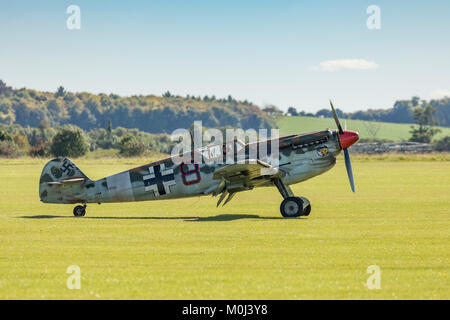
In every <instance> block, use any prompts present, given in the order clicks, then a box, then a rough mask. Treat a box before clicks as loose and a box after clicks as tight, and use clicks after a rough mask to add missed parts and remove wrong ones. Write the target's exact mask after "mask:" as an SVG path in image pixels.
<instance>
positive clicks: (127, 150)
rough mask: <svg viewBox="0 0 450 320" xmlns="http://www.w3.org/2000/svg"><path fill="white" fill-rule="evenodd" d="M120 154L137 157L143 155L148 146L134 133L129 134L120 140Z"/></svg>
mask: <svg viewBox="0 0 450 320" xmlns="http://www.w3.org/2000/svg"><path fill="white" fill-rule="evenodd" d="M119 149H120V154H121V155H123V156H125V157H136V156H140V155H142V154H143V153H144V152H145V150H146V149H147V146H146V145H145V143H144V142H142V141H141V140H139V139H138V138H137V137H135V136H134V135H132V134H127V135H125V136H123V137H122V139H120V141H119Z"/></svg>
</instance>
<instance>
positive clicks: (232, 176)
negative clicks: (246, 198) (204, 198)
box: [208, 160, 284, 206]
mask: <svg viewBox="0 0 450 320" xmlns="http://www.w3.org/2000/svg"><path fill="white" fill-rule="evenodd" d="M283 176H284V172H283V171H280V170H279V169H278V168H275V167H272V166H271V165H270V164H268V163H265V162H263V161H261V160H253V161H252V160H250V161H249V160H246V161H245V162H237V163H235V164H230V165H227V166H225V167H223V168H220V169H218V170H216V171H215V172H214V175H213V178H214V179H217V180H220V183H219V184H218V185H217V187H216V188H214V189H213V190H208V191H209V192H208V193H212V194H213V195H214V196H216V195H218V194H221V196H220V198H219V201H218V203H217V206H219V204H220V203H221V202H222V200H223V199H224V198H225V197H226V195H227V194H229V196H228V198H227V200H226V201H225V202H224V204H223V205H225V204H226V203H228V202H229V201H230V200H231V199H232V197H233V196H234V194H235V193H236V192H239V191H245V190H251V189H253V188H254V187H255V186H257V185H261V184H265V183H267V182H269V181H270V180H271V179H272V178H280V177H283Z"/></svg>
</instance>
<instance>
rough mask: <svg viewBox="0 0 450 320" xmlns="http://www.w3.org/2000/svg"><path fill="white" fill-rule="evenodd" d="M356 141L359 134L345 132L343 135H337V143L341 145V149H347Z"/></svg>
mask: <svg viewBox="0 0 450 320" xmlns="http://www.w3.org/2000/svg"><path fill="white" fill-rule="evenodd" d="M358 140H359V134H358V132H355V131H347V130H345V131H344V133H341V134H339V142H340V143H341V147H342V149H347V148H348V147H350V146H351V145H352V144H354V143H355V142H356V141H358Z"/></svg>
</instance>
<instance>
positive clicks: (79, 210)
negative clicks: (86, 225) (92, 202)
mask: <svg viewBox="0 0 450 320" xmlns="http://www.w3.org/2000/svg"><path fill="white" fill-rule="evenodd" d="M85 214H86V207H85V206H76V207H75V208H73V215H74V216H75V217H84V215H85Z"/></svg>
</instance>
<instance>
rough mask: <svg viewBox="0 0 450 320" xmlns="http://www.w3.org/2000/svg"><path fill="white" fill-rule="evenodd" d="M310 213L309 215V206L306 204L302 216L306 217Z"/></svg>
mask: <svg viewBox="0 0 450 320" xmlns="http://www.w3.org/2000/svg"><path fill="white" fill-rule="evenodd" d="M310 213H311V205H310V204H308V205H307V206H306V208H305V210H303V214H302V216H305V217H307V216H309V214H310Z"/></svg>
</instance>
